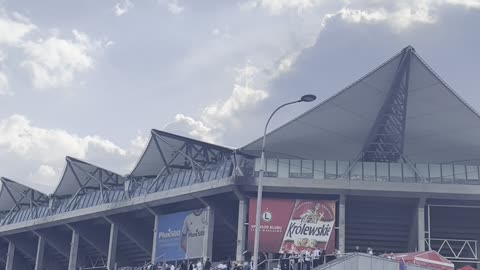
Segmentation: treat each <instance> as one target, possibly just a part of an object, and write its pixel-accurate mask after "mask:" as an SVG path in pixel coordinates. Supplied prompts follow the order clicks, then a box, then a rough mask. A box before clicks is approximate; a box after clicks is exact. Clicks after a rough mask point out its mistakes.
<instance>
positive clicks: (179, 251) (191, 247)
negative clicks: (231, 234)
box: [155, 209, 208, 261]
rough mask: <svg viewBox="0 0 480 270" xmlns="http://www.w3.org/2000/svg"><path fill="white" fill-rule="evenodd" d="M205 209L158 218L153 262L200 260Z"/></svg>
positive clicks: (204, 229)
mask: <svg viewBox="0 0 480 270" xmlns="http://www.w3.org/2000/svg"><path fill="white" fill-rule="evenodd" d="M207 220H208V211H207V209H195V210H191V211H185V212H178V213H174V214H168V215H163V216H160V217H159V222H158V227H157V234H156V237H157V243H156V252H155V258H157V259H156V260H155V261H169V260H182V259H191V258H200V257H202V255H203V253H202V252H203V245H204V241H205V240H204V238H205V231H206V230H207V224H208V222H207Z"/></svg>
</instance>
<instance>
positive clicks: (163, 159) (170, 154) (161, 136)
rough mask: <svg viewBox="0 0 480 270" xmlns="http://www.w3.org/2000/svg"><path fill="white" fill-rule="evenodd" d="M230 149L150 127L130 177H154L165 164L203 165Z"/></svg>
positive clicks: (173, 165) (183, 166) (181, 166)
mask: <svg viewBox="0 0 480 270" xmlns="http://www.w3.org/2000/svg"><path fill="white" fill-rule="evenodd" d="M231 152H233V150H232V149H229V148H227V147H223V146H218V145H214V144H210V143H206V142H202V141H198V140H194V139H190V138H186V137H182V136H179V135H175V134H171V133H168V132H164V131H160V130H156V129H152V131H151V136H150V140H149V141H148V144H147V147H146V148H145V150H144V152H143V154H142V156H141V157H140V160H139V161H138V163H137V165H136V166H135V168H134V169H133V171H132V173H131V174H130V176H133V177H156V176H157V175H158V174H160V172H161V170H162V169H163V168H165V167H166V166H168V167H173V168H175V167H178V168H185V167H186V166H187V167H188V166H190V165H189V164H190V163H191V160H194V162H197V163H199V165H205V164H207V163H211V162H215V161H218V160H220V159H221V156H222V155H223V154H225V153H231Z"/></svg>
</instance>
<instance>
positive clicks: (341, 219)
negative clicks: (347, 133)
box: [338, 194, 347, 254]
mask: <svg viewBox="0 0 480 270" xmlns="http://www.w3.org/2000/svg"><path fill="white" fill-rule="evenodd" d="M346 203H347V195H345V194H341V195H340V200H339V203H338V250H339V251H340V253H342V254H343V253H345V204H346Z"/></svg>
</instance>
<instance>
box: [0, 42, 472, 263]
mask: <svg viewBox="0 0 480 270" xmlns="http://www.w3.org/2000/svg"><path fill="white" fill-rule="evenodd" d="M479 138H480V118H479V115H478V114H477V113H476V112H475V110H474V109H473V108H472V107H470V106H469V105H468V104H467V103H466V102H465V101H464V100H462V98H461V97H460V96H459V95H457V94H456V93H455V92H454V91H453V90H452V89H451V88H450V87H449V86H448V85H447V84H446V83H445V82H444V81H443V80H442V79H441V78H440V77H439V76H438V75H437V74H436V73H435V72H434V71H433V70H432V69H431V68H430V67H429V66H428V65H427V64H426V63H425V61H424V60H422V59H421V58H420V56H419V55H418V54H417V52H416V51H415V50H414V49H413V48H412V47H411V46H409V47H406V48H405V49H403V50H402V51H401V52H399V53H398V54H397V55H395V56H393V57H392V58H391V59H389V60H387V61H386V62H385V63H383V64H381V65H380V66H379V67H378V68H376V69H375V70H373V71H371V72H370V73H368V74H367V75H365V76H364V77H362V78H360V79H359V80H358V81H356V82H354V83H353V84H351V85H349V86H347V87H346V88H344V89H343V90H341V91H340V92H338V93H337V94H336V95H334V96H333V97H331V98H329V99H327V100H324V101H322V102H321V103H320V104H319V105H317V106H315V107H314V108H313V109H311V110H309V111H307V112H305V113H303V114H302V115H300V116H298V117H296V118H294V119H293V120H291V121H289V122H287V123H286V124H284V125H282V126H281V127H279V128H277V129H275V130H273V131H271V132H270V133H268V134H267V137H266V142H267V143H266V159H267V162H266V171H265V177H264V179H263V200H262V202H263V203H262V223H261V226H260V231H261V232H260V236H261V237H260V251H261V252H262V254H265V258H277V257H278V256H279V255H278V254H281V253H289V252H292V251H294V252H298V251H299V250H301V249H304V248H306V247H310V248H312V247H313V248H315V249H319V250H322V251H324V252H325V253H326V254H327V255H329V254H333V253H334V252H339V253H340V254H344V253H351V252H358V251H360V252H365V251H366V249H367V248H370V249H371V250H373V251H374V253H375V254H382V253H390V252H393V253H401V252H409V251H426V250H435V251H437V252H438V253H440V254H441V255H443V256H444V257H445V258H448V259H449V260H450V261H452V262H454V263H455V264H456V265H457V266H461V265H464V264H467V263H468V264H471V265H474V264H477V263H480V261H479V257H478V256H479V255H478V245H479V240H480V227H479V226H478V224H480V197H479V194H480V167H479V165H480V140H479ZM261 143H262V141H261V138H260V139H258V140H256V141H254V142H252V143H250V144H248V145H245V146H243V147H241V148H239V149H231V148H228V147H223V146H219V145H214V144H210V143H206V142H202V141H199V140H194V139H191V138H186V137H183V136H179V135H175V134H171V133H167V132H164V131H160V130H155V129H154V130H152V131H151V137H150V140H149V142H148V144H147V146H146V148H145V150H144V152H143V154H142V155H141V157H139V161H138V163H137V164H136V166H135V168H134V169H133V170H132V172H131V173H130V174H128V175H119V174H116V173H114V172H112V171H109V170H106V169H103V168H100V167H98V166H95V165H94V164H90V163H88V162H86V161H82V160H78V159H76V158H74V157H66V163H65V169H64V172H63V175H62V177H61V180H60V182H59V184H58V186H57V187H56V189H55V192H54V193H53V194H42V193H41V192H39V191H37V190H35V189H32V188H30V187H28V186H26V185H24V184H21V181H19V182H16V181H15V180H11V179H9V178H1V182H2V184H1V190H0V218H1V219H0V220H1V221H0V265H1V267H5V269H7V270H12V269H18V270H27V269H28V270H29V269H35V270H42V269H48V270H59V269H72V270H73V269H121V268H122V267H127V266H144V265H146V264H148V263H150V262H152V263H158V262H173V261H180V260H185V259H188V260H199V259H201V260H205V259H206V258H211V260H212V261H213V262H219V261H221V260H225V259H227V258H231V259H232V260H234V259H235V260H237V261H244V260H249V259H250V255H251V251H252V247H253V239H252V236H253V230H254V228H255V226H254V225H255V213H254V212H255V205H256V200H255V198H256V195H257V193H256V192H257V187H258V172H259V170H260V162H259V157H260V153H261ZM298 224H300V225H298ZM308 224H314V225H312V228H313V229H311V230H310V229H309V228H307V229H305V228H306V226H307V225H308ZM318 224H320V225H318ZM295 226H296V227H295ZM315 226H317V227H315ZM318 226H321V227H318ZM287 227H288V228H287ZM297 228H300V229H297ZM302 228H303V229H302ZM319 228H320V229H319ZM308 230H310V231H308ZM313 231H315V234H317V232H318V235H319V236H318V237H317V238H315V239H314V240H310V239H307V238H305V239H307V240H308V241H307V240H306V241H303V240H302V239H303V238H302V239H300V238H298V237H299V235H301V234H308V233H309V232H311V233H310V235H312V234H313ZM292 232H293V235H292ZM299 239H300V240H299Z"/></svg>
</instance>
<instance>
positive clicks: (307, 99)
mask: <svg viewBox="0 0 480 270" xmlns="http://www.w3.org/2000/svg"><path fill="white" fill-rule="evenodd" d="M315 99H317V97H316V96H315V95H304V96H302V97H301V98H300V99H299V100H295V101H291V102H287V103H285V104H283V105H281V106H280V107H278V108H276V109H275V111H273V113H272V114H271V115H270V117H269V118H268V120H267V124H266V125H265V129H264V131H263V141H262V154H261V156H260V171H259V173H258V190H257V209H256V217H255V238H254V244H253V270H257V266H258V245H259V242H260V216H261V214H262V213H261V212H262V196H263V185H262V181H263V174H264V172H265V141H266V138H267V128H268V124H269V123H270V120H272V117H273V115H274V114H275V113H276V112H277V111H278V110H280V109H281V108H283V107H285V106H288V105H290V104H295V103H300V102H312V101H314V100H315Z"/></svg>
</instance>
